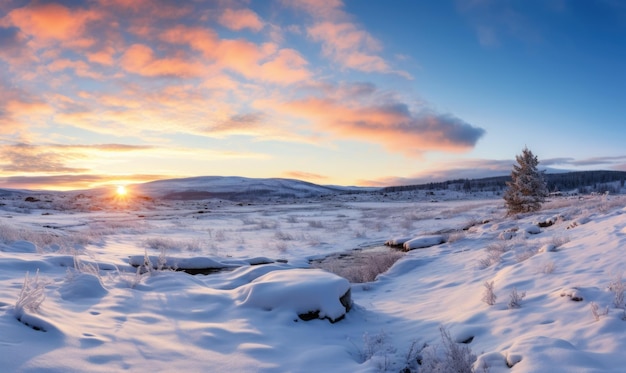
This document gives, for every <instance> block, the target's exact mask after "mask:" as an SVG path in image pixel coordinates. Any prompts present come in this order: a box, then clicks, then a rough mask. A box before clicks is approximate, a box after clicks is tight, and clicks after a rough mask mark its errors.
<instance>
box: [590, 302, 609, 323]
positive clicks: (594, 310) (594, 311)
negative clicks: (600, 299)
mask: <svg viewBox="0 0 626 373" xmlns="http://www.w3.org/2000/svg"><path fill="white" fill-rule="evenodd" d="M589 307H590V308H591V315H593V318H594V319H595V320H596V321H600V317H602V316H606V315H608V314H609V307H608V306H607V307H606V308H604V309H603V310H601V309H600V306H598V304H597V303H596V302H591V303H589Z"/></svg>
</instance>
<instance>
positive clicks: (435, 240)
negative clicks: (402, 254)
mask: <svg viewBox="0 0 626 373" xmlns="http://www.w3.org/2000/svg"><path fill="white" fill-rule="evenodd" d="M444 242H446V239H445V237H444V236H442V235H440V234H435V235H429V236H419V237H415V238H412V239H410V240H408V241H406V242H405V243H404V244H403V245H402V247H403V248H404V250H405V251H409V250H414V249H423V248H426V247H431V246H435V245H439V244H442V243H444Z"/></svg>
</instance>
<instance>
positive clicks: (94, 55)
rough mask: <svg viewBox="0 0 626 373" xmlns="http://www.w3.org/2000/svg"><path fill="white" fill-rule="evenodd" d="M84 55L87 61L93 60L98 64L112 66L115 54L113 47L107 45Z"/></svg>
mask: <svg viewBox="0 0 626 373" xmlns="http://www.w3.org/2000/svg"><path fill="white" fill-rule="evenodd" d="M85 56H86V57H87V60H89V62H95V63H98V64H100V65H105V66H112V65H113V63H114V62H115V61H114V56H115V49H113V48H112V47H107V48H104V49H102V50H99V51H96V52H90V53H86V54H85Z"/></svg>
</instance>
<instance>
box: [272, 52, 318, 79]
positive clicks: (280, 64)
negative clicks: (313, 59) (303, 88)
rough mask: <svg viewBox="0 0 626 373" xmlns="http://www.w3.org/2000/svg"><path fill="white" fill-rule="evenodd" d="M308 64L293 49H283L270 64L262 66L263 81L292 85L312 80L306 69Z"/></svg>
mask: <svg viewBox="0 0 626 373" xmlns="http://www.w3.org/2000/svg"><path fill="white" fill-rule="evenodd" d="M307 64H308V62H307V61H306V60H305V59H304V58H303V57H302V55H300V53H298V52H297V51H295V50H293V49H281V50H280V51H278V53H277V54H276V55H275V56H274V58H273V59H271V60H270V61H268V62H265V63H264V64H262V65H261V79H262V80H265V81H269V82H273V83H282V84H292V83H296V82H300V81H305V80H308V79H310V78H311V73H310V72H309V70H307V69H306V68H305V66H306V65H307Z"/></svg>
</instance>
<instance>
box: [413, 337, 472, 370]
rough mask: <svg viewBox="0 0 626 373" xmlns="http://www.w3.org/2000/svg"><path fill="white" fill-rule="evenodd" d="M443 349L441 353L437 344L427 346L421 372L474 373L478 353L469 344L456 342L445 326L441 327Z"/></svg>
mask: <svg viewBox="0 0 626 373" xmlns="http://www.w3.org/2000/svg"><path fill="white" fill-rule="evenodd" d="M439 331H440V333H441V341H442V345H443V351H442V352H441V353H439V352H438V351H437V348H436V346H435V347H430V348H425V349H424V350H423V356H422V366H421V368H420V372H422V371H423V372H429V373H451V372H454V373H472V372H474V370H473V368H472V365H473V364H474V361H476V355H475V354H474V353H472V349H471V348H470V347H469V345H467V344H461V343H455V342H454V341H453V340H452V337H451V336H450V333H449V332H448V331H447V330H446V329H444V328H443V327H441V328H439Z"/></svg>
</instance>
